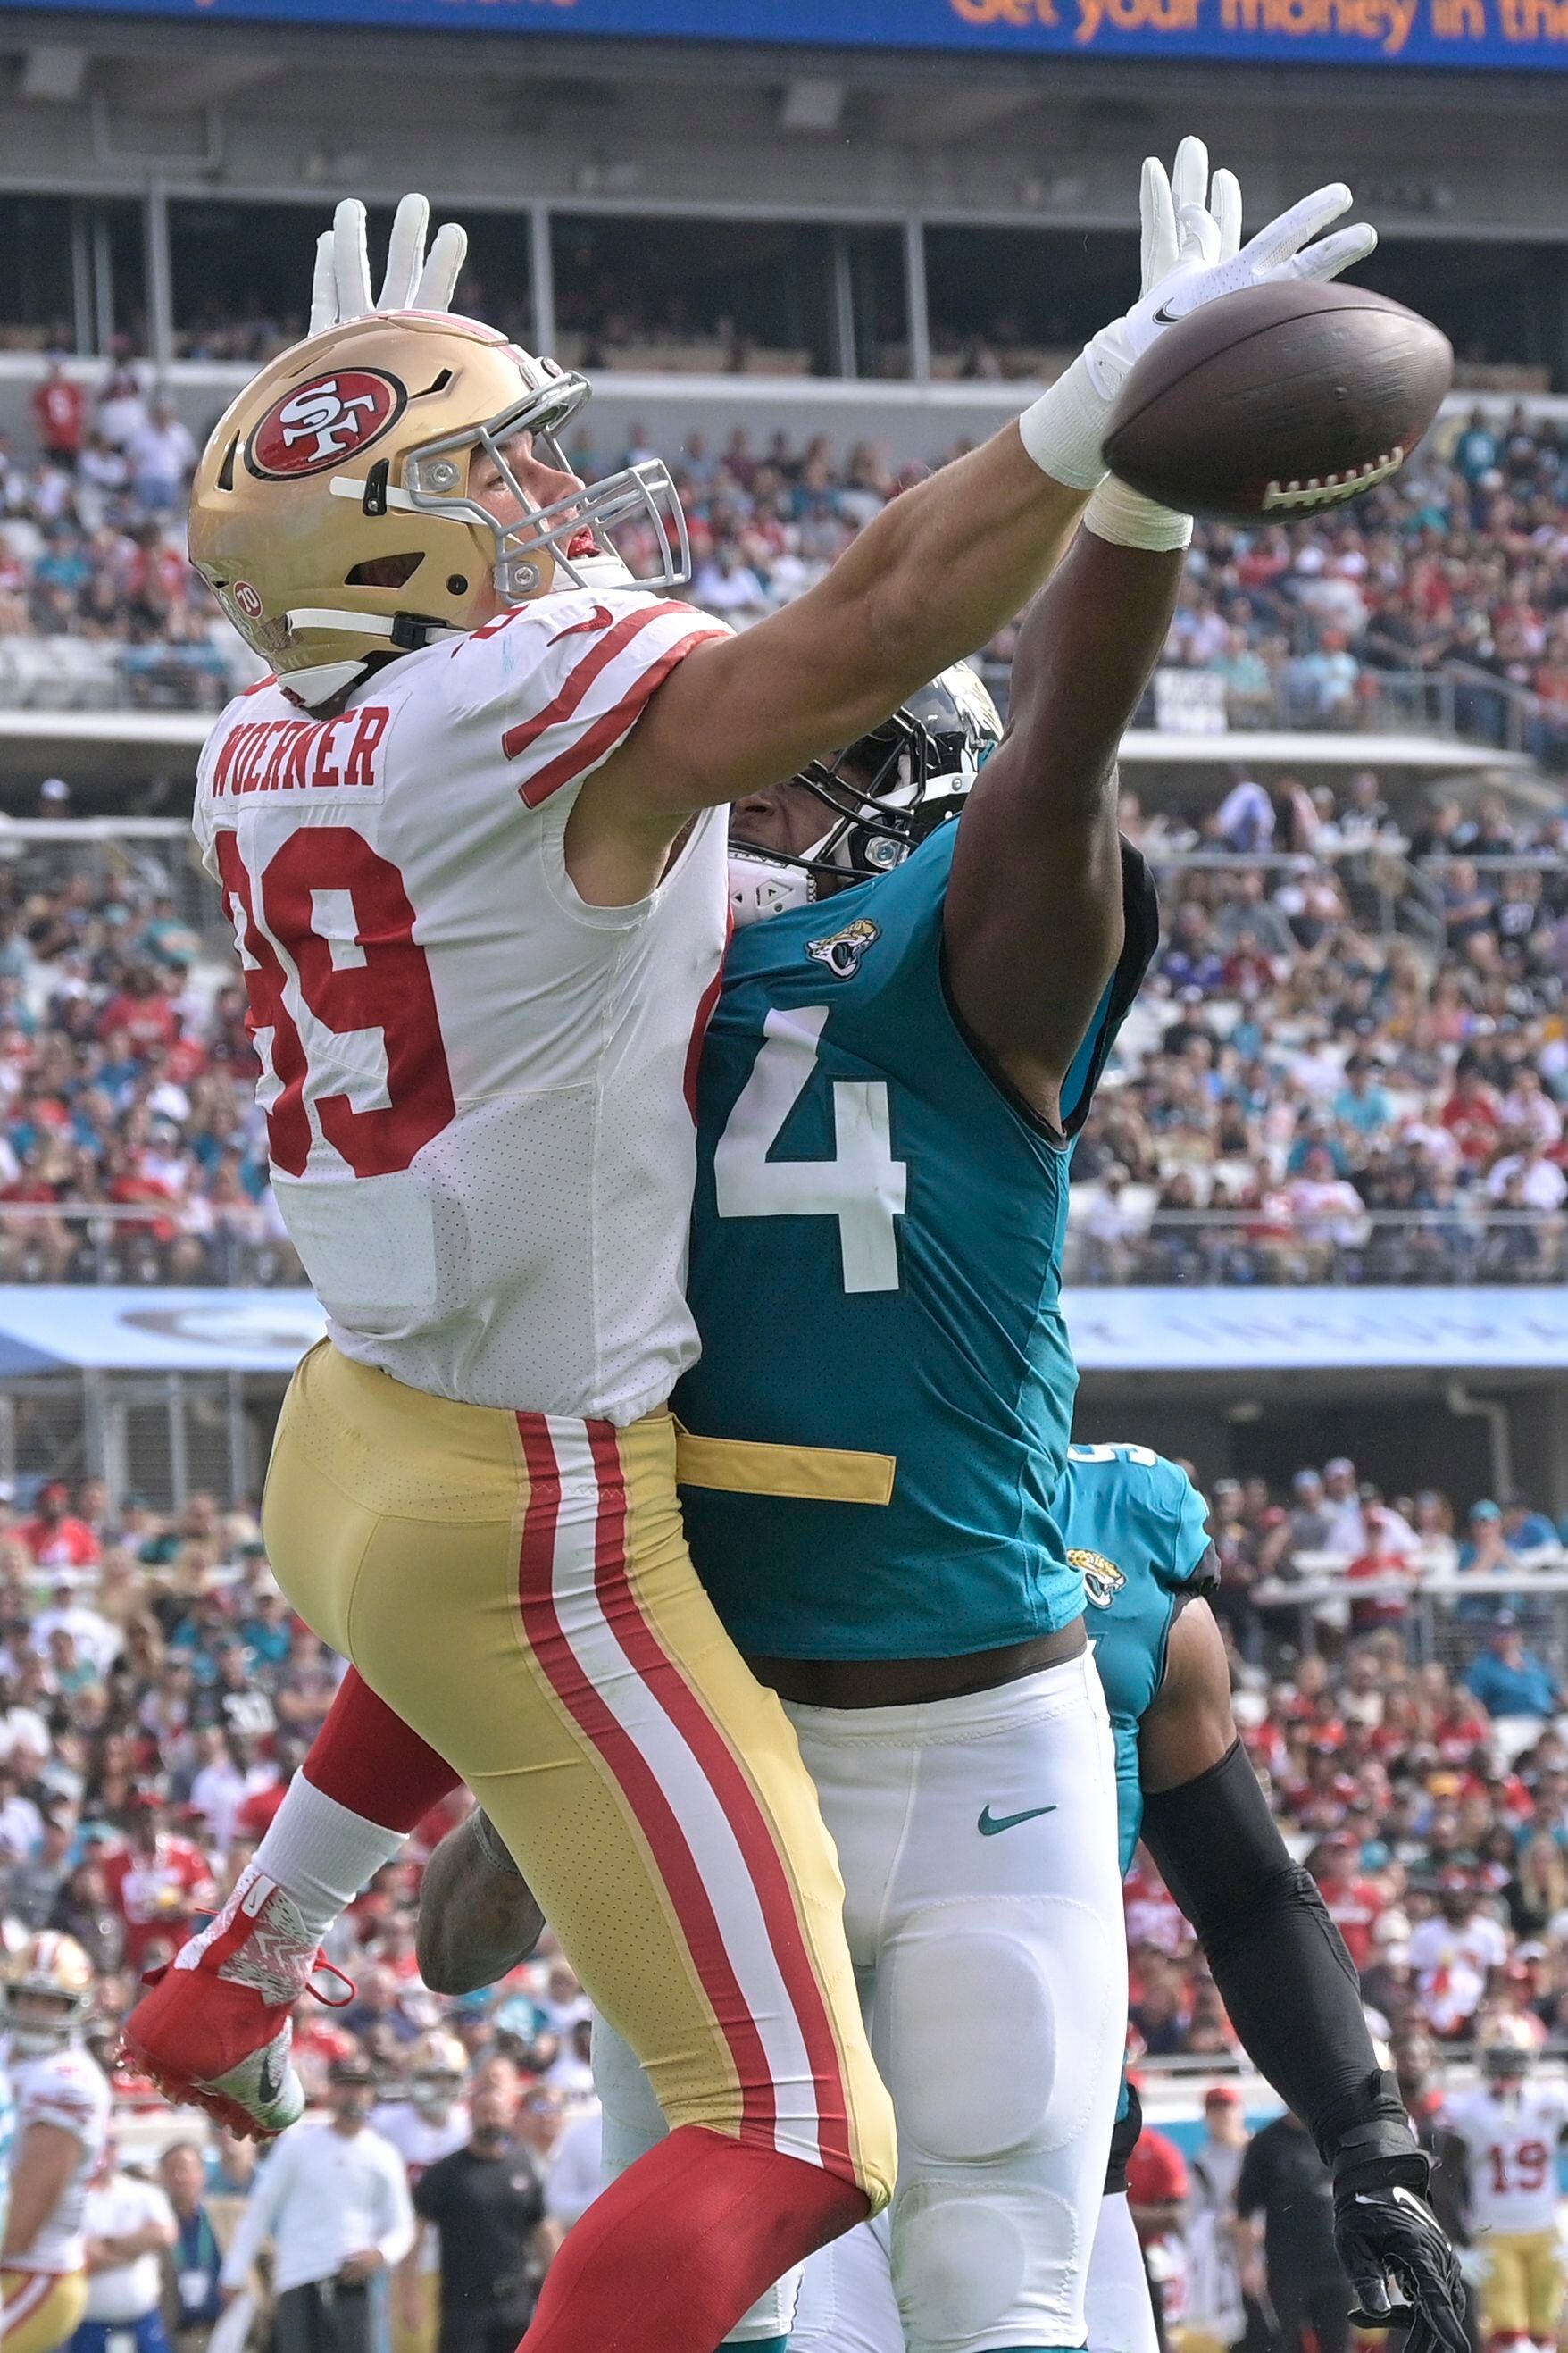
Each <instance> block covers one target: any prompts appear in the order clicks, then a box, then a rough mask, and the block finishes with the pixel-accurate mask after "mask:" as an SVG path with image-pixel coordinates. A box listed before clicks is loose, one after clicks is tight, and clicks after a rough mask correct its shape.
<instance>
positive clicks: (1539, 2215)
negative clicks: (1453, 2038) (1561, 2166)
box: [1443, 2021, 1568, 2348]
mask: <svg viewBox="0 0 1568 2353" xmlns="http://www.w3.org/2000/svg"><path fill="white" fill-rule="evenodd" d="M1481 2076H1482V2081H1481V2082H1480V2083H1479V2084H1478V2085H1477V2086H1476V2087H1475V2088H1474V2090H1472V2091H1468V2092H1455V2093H1452V2094H1450V2095H1449V2097H1448V2098H1447V2100H1446V2101H1445V2103H1444V2106H1443V2121H1444V2123H1445V2124H1446V2125H1447V2126H1448V2127H1449V2129H1450V2130H1451V2131H1453V2132H1456V2133H1458V2136H1459V2137H1460V2139H1461V2140H1462V2141H1463V2142H1464V2144H1465V2147H1466V2149H1467V2151H1468V2157H1469V2177H1470V2213H1471V2219H1472V2224H1473V2228H1474V2232H1475V2244H1476V2250H1477V2253H1479V2255H1480V2256H1481V2258H1482V2259H1483V2261H1484V2263H1485V2264H1486V2269H1485V2272H1484V2273H1483V2274H1482V2277H1481V2283H1480V2296H1481V2321H1482V2325H1483V2327H1484V2328H1485V2330H1486V2334H1487V2340H1488V2343H1489V2345H1491V2346H1492V2347H1494V2348H1496V2347H1505V2346H1521V2347H1522V2346H1525V2345H1528V2344H1530V2343H1531V2341H1533V2342H1534V2343H1535V2344H1536V2345H1538V2346H1541V2347H1542V2348H1554V2347H1555V2346H1556V2343H1557V2337H1558V2330H1559V2327H1561V2324H1562V2319H1563V2253H1562V2233H1561V2230H1560V2226H1559V2221H1558V2214H1559V2209H1560V2206H1561V2203H1562V2191H1561V2189H1560V2187H1559V2182H1558V2173H1557V2151H1558V2147H1559V2144H1560V2143H1561V2141H1562V2139H1563V2133H1564V2131H1565V2130H1568V2084H1564V2083H1563V2080H1562V2078H1561V2077H1559V2076H1553V2077H1552V2078H1545V2077H1542V2076H1540V2075H1538V2074H1537V2073H1536V2068H1535V2047H1534V2045H1533V2043H1532V2042H1530V2041H1529V2040H1528V2030H1527V2029H1523V2028H1522V2027H1521V2026H1519V2025H1518V2023H1517V2022H1516V2021H1510V2022H1505V2024H1504V2026H1503V2027H1502V2028H1501V2030H1500V2035H1499V2039H1498V2040H1497V2041H1495V2042H1489V2043H1488V2044H1487V2045H1486V2046H1485V2048H1484V2049H1483V2050H1482V2052H1481Z"/></svg>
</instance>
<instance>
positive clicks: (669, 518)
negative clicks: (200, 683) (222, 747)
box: [190, 310, 690, 705]
mask: <svg viewBox="0 0 1568 2353" xmlns="http://www.w3.org/2000/svg"><path fill="white" fill-rule="evenodd" d="M590 394H591V387H590V385H588V383H587V381H586V379H585V378H584V377H583V376H580V375H574V374H571V373H569V372H568V371H567V370H566V369H564V368H562V367H560V366H558V365H557V364H556V362H555V361H553V360H550V359H536V358H534V357H533V356H532V354H531V353H528V352H525V351H523V350H521V348H520V347H519V346H518V345H517V344H515V343H509V342H508V341H507V339H506V337H505V336H504V335H502V334H500V333H498V332H496V331H495V329H494V328H491V327H487V326H483V325H481V324H480V322H479V321H478V320H477V319H464V318H459V317H458V316H456V315H454V314H450V313H447V312H441V311H379V310H378V311H372V312H370V313H369V315H367V316H364V317H361V318H356V319H351V320H349V321H348V322H345V323H343V324H339V325H332V326H331V327H329V328H328V329H327V330H326V331H325V332H321V333H318V334H315V335H311V336H309V337H307V339H306V340H305V342H303V343H296V344H294V345H293V346H292V347H291V349H289V351H286V352H284V353H281V354H280V355H279V357H278V358H277V359H275V360H273V361H272V362H271V364H269V365H268V366H267V367H265V368H263V369H262V371H261V373H260V374H259V375H258V376H256V377H254V378H253V379H252V381H251V382H250V383H249V384H248V385H247V386H246V388H245V390H244V391H243V392H242V393H241V394H240V396H239V397H238V399H237V400H236V401H235V402H234V403H233V405H232V406H231V407H229V408H228V409H227V411H226V413H225V415H224V416H223V417H222V418H221V419H220V421H219V423H218V424H217V426H216V428H215V430H214V432H213V435H212V438H211V439H210V440H209V441H208V443H207V446H206V448H205V451H204V452H203V455H202V459H201V462H200V464H199V465H198V467H197V469H196V474H195V482H194V484H193V486H192V491H191V513H190V551H191V561H192V563H193V564H194V565H195V567H196V569H197V570H198V571H199V572H200V573H201V574H202V575H204V577H205V579H206V580H207V581H208V582H210V584H211V586H212V587H213V589H214V590H215V592H216V596H217V597H218V601H219V603H220V604H221V605H222V607H223V608H224V610H225V612H226V614H227V615H228V617H229V618H230V620H232V621H233V623H234V625H235V627H236V628H237V629H238V631H239V633H240V635H241V637H243V638H244V639H245V640H246V643H247V645H249V646H250V647H252V648H253V649H254V650H255V651H256V652H257V653H258V654H259V655H260V656H261V658H262V659H263V660H264V661H266V662H268V664H269V665H270V667H271V668H272V669H273V670H276V671H277V672H278V673H279V676H280V677H282V678H283V679H284V681H285V682H286V683H287V685H288V687H289V690H290V691H291V692H292V693H293V694H294V695H295V696H296V697H297V699H298V700H299V701H300V702H303V703H306V704H310V705H315V704H321V703H324V702H331V700H332V698H333V697H334V696H335V695H338V694H341V693H342V692H344V691H346V690H347V689H348V688H349V687H351V686H353V684H354V683H355V682H356V681H357V680H358V679H359V678H360V677H361V676H362V675H363V671H364V669H365V666H366V664H367V663H369V662H371V661H372V660H374V659H375V658H376V657H378V656H380V657H383V658H384V657H386V656H388V655H395V654H398V653H408V652H412V651H414V650H415V649H417V648H418V647H420V646H424V645H427V644H429V643H430V642H431V640H432V639H433V638H437V637H438V636H440V635H441V634H442V633H443V632H447V631H450V632H455V633H460V632H462V631H464V630H468V629H472V628H476V627H478V626H479V623H480V622H481V621H483V620H484V619H485V618H487V617H488V616H489V614H490V613H492V612H493V611H494V608H495V603H496V600H497V599H499V600H500V603H501V604H503V605H519V604H524V603H527V602H528V601H529V600H530V599H531V598H533V597H535V596H542V595H543V594H544V593H545V592H546V591H547V590H548V589H550V588H551V587H552V586H553V587H561V586H568V585H569V586H574V587H605V586H630V585H631V582H632V574H631V572H630V571H629V569H628V568H627V566H626V563H625V562H624V561H623V559H622V558H621V556H620V555H619V554H618V553H616V547H615V541H614V537H613V534H614V533H615V531H616V528H617V527H622V526H625V525H627V524H629V523H632V522H640V523H642V524H644V525H646V526H647V528H648V530H649V531H650V533H651V535H652V538H653V542H654V544H655V547H656V548H657V549H658V550H659V551H661V552H662V555H663V562H662V564H661V565H659V567H658V569H657V570H655V571H654V572H653V573H652V574H651V575H647V574H645V575H643V577H642V578H641V579H640V580H639V582H638V584H637V585H638V586H647V587H650V588H666V587H675V586H679V584H680V582H682V581H683V580H684V579H685V577H686V575H687V572H688V570H689V564H690V550H689V544H688V541H687V535H686V523H685V519H684V517H683V515H682V513H681V511H680V501H679V497H678V496H677V494H676V489H675V484H674V483H673V481H672V480H670V477H669V473H668V469H667V468H665V467H664V466H663V465H661V464H660V463H658V460H657V459H649V460H647V461H645V462H644V463H642V464H640V465H636V466H626V467H623V468H622V469H621V470H619V471H617V472H616V473H613V474H607V475H605V476H603V477H602V478H600V479H599V480H595V481H593V482H590V483H588V484H587V485H585V487H584V489H583V490H581V491H573V492H571V493H570V494H569V495H567V496H565V497H563V498H561V499H559V500H557V501H555V502H554V503H553V504H552V505H551V506H547V507H541V506H539V505H537V504H536V503H535V502H534V501H532V500H531V498H530V497H529V496H528V494H527V492H526V491H524V490H523V489H522V487H521V483H520V482H519V480H518V479H517V477H516V475H515V474H514V473H513V471H512V470H511V467H510V464H509V462H508V459H507V444H508V442H509V441H510V440H511V439H513V438H514V437H515V436H517V435H519V434H521V433H525V432H526V433H529V434H531V436H532V437H533V440H534V442H535V443H536V444H537V445H538V446H539V448H541V450H542V454H543V455H544V456H545V457H546V458H547V459H548V460H549V462H550V463H551V464H552V465H553V466H556V467H559V468H560V469H561V470H563V471H567V470H569V469H568V467H567V461H566V459H565V458H564V457H563V454H562V451H561V448H560V440H559V437H560V435H561V434H562V433H563V431H564V430H565V428H566V427H567V426H569V425H570V424H571V423H572V421H573V419H574V417H577V416H578V415H579V414H580V413H581V411H582V409H583V408H584V406H585V404H586V402H587V401H588V399H589V397H590ZM477 449H483V450H484V451H485V452H486V453H487V454H488V455H489V458H490V459H492V460H493V461H494V463H495V465H496V466H497V468H498V469H499V470H500V476H501V480H502V481H503V482H504V483H505V485H506V487H507V489H508V490H509V491H510V492H511V493H512V495H513V496H514V497H515V498H516V500H517V502H518V506H519V509H520V520H518V521H516V522H509V523H501V522H498V521H497V520H496V519H495V517H494V516H492V515H491V514H490V513H489V511H488V510H487V509H486V508H485V507H484V506H482V505H480V504H479V501H478V500H477V499H474V498H471V497H469V495H468V474H469V469H470V466H471V463H472V460H473V456H474V452H475V451H476V450H477Z"/></svg>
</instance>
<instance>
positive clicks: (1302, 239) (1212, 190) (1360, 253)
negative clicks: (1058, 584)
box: [1018, 139, 1377, 490]
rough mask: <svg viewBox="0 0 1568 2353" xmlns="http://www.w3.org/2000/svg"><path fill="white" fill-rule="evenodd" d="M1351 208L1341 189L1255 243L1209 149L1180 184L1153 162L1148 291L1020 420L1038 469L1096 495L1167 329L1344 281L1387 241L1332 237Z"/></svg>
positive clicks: (1357, 229) (1312, 201)
mask: <svg viewBox="0 0 1568 2353" xmlns="http://www.w3.org/2000/svg"><path fill="white" fill-rule="evenodd" d="M1351 200H1352V199H1351V192H1350V190H1349V189H1348V188H1347V187H1346V186H1345V185H1343V183H1342V182H1341V181H1335V182H1333V183H1332V184H1331V185H1329V186H1328V187H1325V188H1319V189H1317V190H1316V191H1315V193H1314V194H1313V195H1310V196H1303V197H1302V199H1301V201H1300V204H1296V205H1292V206H1290V208H1289V211H1288V212H1283V213H1281V214H1280V215H1279V218H1278V219H1277V220H1272V221H1270V222H1269V223H1268V227H1267V228H1262V229H1259V230H1258V234H1257V236H1256V237H1253V238H1252V239H1251V240H1250V241H1249V242H1248V243H1247V244H1246V245H1243V244H1242V243H1241V192H1240V190H1239V188H1238V187H1237V184H1236V179H1235V176H1234V175H1233V174H1231V173H1229V172H1216V173H1215V175H1214V180H1213V182H1212V184H1211V183H1210V182H1209V179H1208V153H1207V150H1206V149H1205V146H1204V144H1203V142H1202V141H1201V140H1199V139H1184V140H1183V142H1182V144H1181V146H1180V148H1179V149H1178V150H1177V154H1176V164H1175V170H1174V173H1173V175H1172V177H1171V178H1169V179H1167V177H1166V174H1165V169H1164V166H1163V164H1160V163H1157V162H1156V161H1154V159H1153V158H1151V159H1150V160H1149V161H1148V162H1147V163H1146V164H1144V166H1143V180H1142V189H1141V192H1140V211H1141V215H1142V260H1143V290H1142V295H1141V297H1140V299H1139V301H1137V302H1136V303H1134V305H1133V307H1132V309H1131V311H1128V312H1127V314H1126V316H1125V317H1124V318H1121V319H1114V320H1112V322H1111V323H1110V326H1108V327H1102V328H1101V329H1100V332H1099V334H1097V335H1095V336H1093V337H1091V338H1090V340H1089V343H1087V344H1086V345H1085V347H1084V349H1083V351H1082V352H1081V353H1079V357H1078V358H1077V359H1076V360H1075V361H1074V362H1073V364H1072V366H1071V367H1070V368H1068V371H1067V374H1066V375H1064V376H1062V377H1061V378H1060V379H1059V380H1058V382H1057V383H1056V384H1054V385H1052V386H1051V388H1050V391H1049V392H1047V394H1046V395H1045V396H1044V397H1043V398H1042V399H1040V400H1037V402H1036V403H1035V405H1034V406H1033V408H1030V409H1026V411H1025V412H1024V415H1023V416H1022V417H1020V418H1019V420H1018V429H1019V431H1020V433H1021V434H1022V436H1023V439H1024V446H1025V448H1026V449H1027V450H1028V452H1029V455H1030V456H1031V457H1032V458H1033V459H1035V461H1036V463H1037V465H1039V466H1041V467H1043V468H1044V470H1045V471H1046V472H1047V474H1050V475H1052V476H1054V477H1055V479H1056V480H1058V482H1065V483H1067V485H1068V488H1069V489H1075V490H1092V489H1093V488H1094V487H1095V485H1096V484H1097V483H1098V482H1100V481H1101V480H1103V479H1104V475H1105V462H1104V459H1102V458H1101V456H1100V443H1101V441H1102V440H1103V438H1104V434H1105V427H1106V425H1107V424H1108V422H1109V421H1110V411H1111V409H1112V407H1113V406H1114V405H1115V401H1116V396H1117V395H1118V393H1119V392H1120V391H1121V386H1122V384H1123V383H1124V382H1125V380H1126V378H1127V376H1128V375H1129V373H1130V372H1131V369H1132V367H1133V366H1134V365H1135V364H1136V363H1137V362H1138V361H1139V360H1140V359H1142V356H1143V353H1145V352H1146V351H1147V350H1148V349H1149V347H1150V345H1151V344H1152V343H1153V342H1155V340H1156V339H1157V337H1158V336H1159V335H1160V334H1161V333H1162V332H1163V330H1164V329H1165V328H1166V327H1169V326H1173V325H1174V323H1175V322H1176V321H1177V320H1178V319H1184V318H1185V317H1186V315H1187V313H1188V312H1189V311H1195V310H1197V309H1198V308H1199V306H1200V305H1201V304H1203V303H1205V302H1214V301H1218V299H1219V297H1220V296H1221V295H1222V294H1238V293H1240V292H1241V291H1242V290H1243V289H1244V288H1246V287H1248V286H1262V285H1266V284H1267V283H1268V281H1269V280H1273V279H1287V280H1289V279H1295V280H1302V279H1311V280H1323V279H1329V278H1337V277H1338V276H1339V274H1340V272H1341V270H1342V269H1349V268H1350V266H1351V264H1352V262H1354V261H1361V260H1364V259H1365V257H1366V256H1367V255H1368V254H1369V253H1370V252H1371V251H1372V250H1373V247H1374V246H1375V245H1376V243H1377V231H1376V230H1375V229H1374V228H1373V227H1371V226H1370V225H1369V224H1368V223H1367V222H1365V221H1359V222H1357V223H1356V225H1355V226H1354V227H1352V228H1342V229H1336V230H1335V231H1334V233H1333V234H1332V236H1330V237H1323V236H1321V234H1320V232H1321V231H1322V230H1323V229H1326V228H1327V227H1328V225H1329V223H1330V222H1331V221H1332V220H1337V219H1338V218H1339V216H1340V215H1341V213H1342V212H1344V211H1345V210H1347V208H1348V207H1349V206H1350V203H1351ZM1314 239H1316V242H1313V240H1314Z"/></svg>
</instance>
